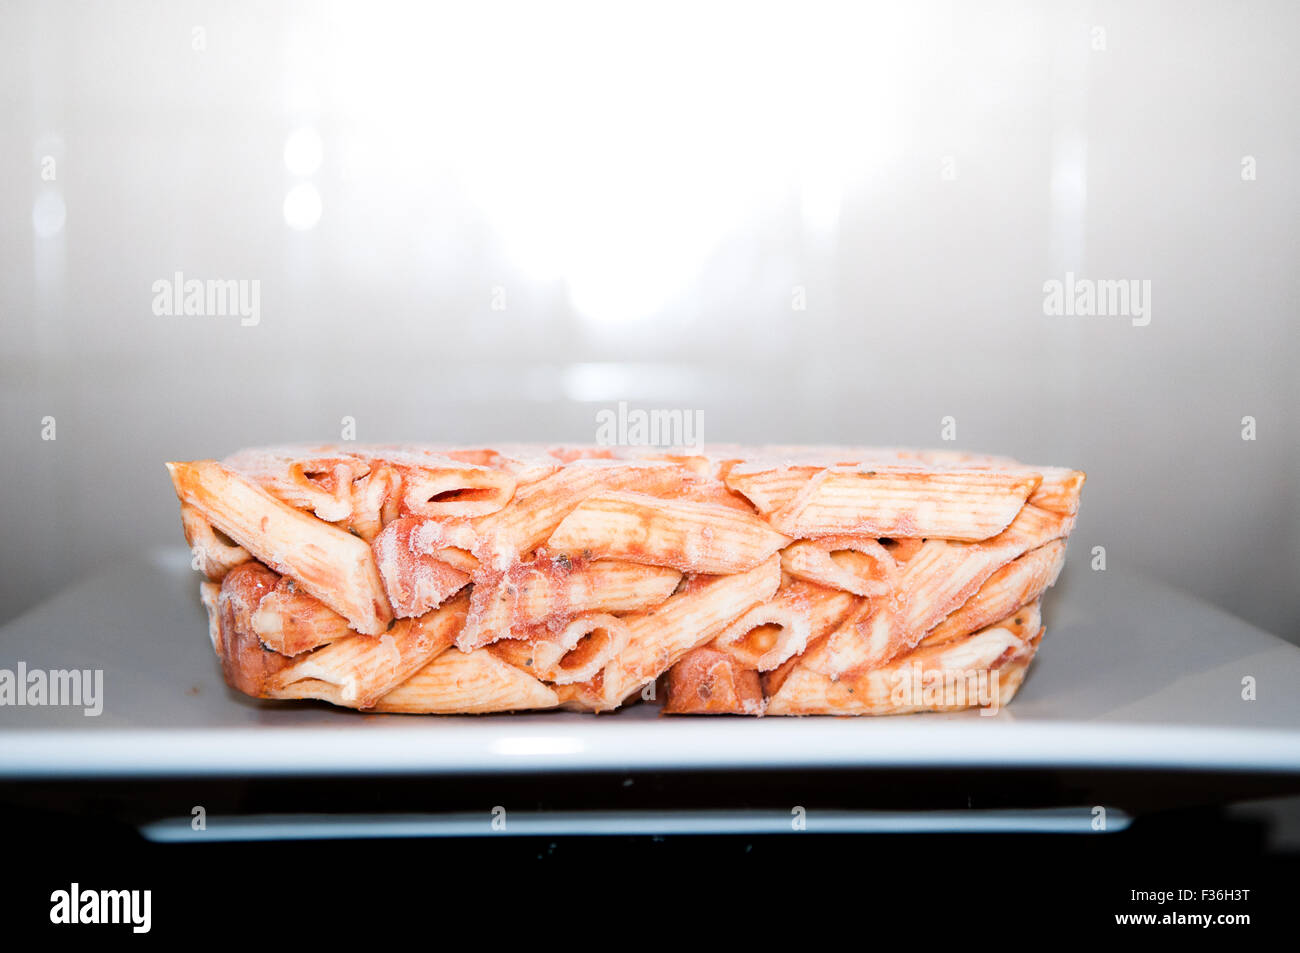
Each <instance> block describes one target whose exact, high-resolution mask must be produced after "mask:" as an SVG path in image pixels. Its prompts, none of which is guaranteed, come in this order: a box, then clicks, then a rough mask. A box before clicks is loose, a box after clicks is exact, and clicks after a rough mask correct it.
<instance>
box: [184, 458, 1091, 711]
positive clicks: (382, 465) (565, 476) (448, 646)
mask: <svg viewBox="0 0 1300 953" xmlns="http://www.w3.org/2000/svg"><path fill="white" fill-rule="evenodd" d="M168 469H169V472H170V474H171V477H172V482H173V485H174V486H175V488H176V494H177V497H178V499H179V500H180V503H181V518H182V525H183V528H184V531H185V536H186V540H187V542H188V543H189V544H190V547H191V550H192V552H193V554H194V557H195V558H194V563H193V565H194V567H195V568H196V569H198V570H201V571H202V573H203V577H204V579H205V580H206V581H205V582H203V583H202V584H201V586H200V599H201V601H202V602H203V605H204V607H205V609H206V610H207V613H208V628H209V638H210V641H211V643H212V646H213V649H214V651H215V652H216V654H217V656H218V657H219V659H220V662H221V667H222V673H223V675H224V676H225V678H226V681H227V683H228V684H229V685H231V686H232V687H234V688H235V689H238V690H239V691H242V692H244V693H246V694H249V695H252V696H254V697H258V698H286V699H294V698H298V699H320V700H323V701H327V702H329V703H331V704H334V705H339V706H343V707H348V708H355V709H365V710H372V711H380V712H394V713H417V712H429V713H434V712H465V713H477V712H495V711H517V710H529V709H544V708H556V707H565V708H570V709H578V710H582V711H592V712H604V711H610V710H612V709H615V708H618V707H619V706H621V705H623V704H624V703H626V702H629V701H632V700H635V699H636V698H637V697H638V695H639V696H640V697H641V698H642V699H644V700H647V701H657V700H658V699H657V697H656V692H659V691H665V692H666V693H667V697H666V699H665V702H664V704H665V710H666V711H668V712H672V713H679V714H688V713H702V714H720V713H734V714H748V715H762V714H764V713H772V714H811V713H826V714H834V713H840V712H845V713H853V714H883V713H893V712H903V711H920V710H927V711H928V710H951V709H955V708H960V707H970V706H980V707H986V708H989V709H990V710H992V709H993V708H994V707H996V693H997V692H1001V693H1002V696H1001V697H1002V698H1003V699H1006V698H1009V696H1010V694H1013V693H1014V692H1015V691H1016V690H1017V688H1018V687H1019V685H1020V683H1021V681H1022V680H1023V678H1024V677H1025V672H1026V670H1027V666H1028V664H1029V661H1030V659H1031V658H1032V657H1033V655H1034V652H1035V651H1036V648H1037V645H1038V642H1039V638H1040V636H1041V633H1042V631H1043V630H1042V626H1041V622H1040V620H1039V616H1038V601H1039V599H1040V598H1041V597H1042V594H1043V593H1044V592H1045V591H1046V589H1047V588H1049V587H1050V586H1051V585H1052V584H1053V582H1054V581H1055V579H1056V577H1057V574H1058V573H1059V572H1060V569H1061V565H1062V561H1063V559H1064V553H1065V539H1066V537H1067V535H1068V534H1069V533H1070V531H1071V530H1072V529H1073V527H1074V522H1075V519H1076V517H1077V513H1078V508H1079V496H1080V492H1081V489H1082V486H1083V482H1084V479H1085V477H1084V474H1083V473H1082V472H1080V471H1077V470H1069V469H1065V468H1060V467H1029V466H1024V465H1022V464H1019V463H1017V462H1015V461H1014V460H1010V459H1007V458H1005V457H992V456H985V455H979V454H971V453H966V452H964V451H952V450H941V451H916V450H900V449H883V450H882V449H866V448H855V447H811V448H810V447H786V446H774V447H766V448H744V447H738V446H715V447H711V448H705V447H701V448H694V447H693V448H691V449H689V450H672V449H669V450H662V449H657V448H654V447H644V448H638V447H619V446H603V447H591V446H586V447H584V446H552V447H544V446H530V445H514V444H509V445H496V446H484V445H478V446H471V447H459V448H458V447H449V446H442V445H431V444H426V445H401V446H395V445H360V444H354V443H344V444H338V445H314V446H313V445H306V446H285V447H274V448H269V449H264V450H249V451H243V452H240V453H237V454H235V455H233V456H232V457H229V458H227V459H226V460H225V461H223V462H221V463H218V462H215V461H212V460H200V461H192V462H177V463H171V464H168ZM959 670H960V672H964V673H965V674H971V673H974V675H975V676H977V681H978V680H979V679H982V681H978V684H976V683H971V686H966V687H963V685H964V683H963V684H960V685H959V684H956V683H953V684H949V680H950V676H952V674H953V673H954V672H958V671H959ZM927 673H928V674H927ZM905 676H906V680H905V682H904V683H902V684H904V685H905V687H906V686H911V688H910V689H908V690H912V689H915V692H914V696H915V697H914V696H913V695H907V694H904V695H901V696H900V695H899V694H898V693H897V692H895V691H893V688H897V686H896V685H893V686H892V687H891V685H892V682H898V681H899V680H900V679H904V677H905ZM891 680H892V682H891ZM972 686H973V687H972ZM968 687H969V688H970V691H971V692H974V693H975V694H973V695H971V694H969V693H967V694H966V695H963V694H961V693H960V692H959V691H958V689H960V691H966V689H967V688H968ZM938 689H941V690H942V691H940V693H939V694H935V691H936V690H938ZM986 691H992V692H994V696H995V700H994V701H990V700H989V698H988V697H986ZM954 692H956V694H954Z"/></svg>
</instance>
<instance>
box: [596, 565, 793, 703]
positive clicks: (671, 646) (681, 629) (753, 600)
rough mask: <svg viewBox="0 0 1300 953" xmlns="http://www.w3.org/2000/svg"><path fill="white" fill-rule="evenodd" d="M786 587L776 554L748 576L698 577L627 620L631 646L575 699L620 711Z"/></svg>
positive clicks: (747, 573) (744, 574) (749, 572)
mask: <svg viewBox="0 0 1300 953" xmlns="http://www.w3.org/2000/svg"><path fill="white" fill-rule="evenodd" d="M780 583H781V568H780V559H779V558H778V557H776V556H772V557H771V558H770V559H769V560H768V561H767V562H765V563H763V564H762V565H760V566H757V567H755V568H754V569H751V570H749V571H748V572H743V573H736V574H733V575H729V576H712V577H706V576H699V577H696V578H694V579H693V580H691V583H690V584H689V585H688V586H686V587H684V588H683V589H682V590H681V591H680V592H678V593H677V594H675V595H673V596H670V597H669V598H668V599H667V600H666V601H665V602H664V603H663V604H662V605H660V606H657V607H656V608H654V609H649V610H646V611H644V612H638V613H633V614H631V615H628V616H625V617H624V620H623V621H624V622H626V623H627V627H628V641H627V646H626V647H625V648H624V650H623V651H622V652H621V653H620V654H619V655H618V657H617V658H615V659H614V660H613V661H612V662H610V663H609V664H608V665H607V666H605V668H604V670H602V671H601V672H600V673H599V674H598V675H597V676H596V677H595V678H593V679H591V680H590V681H588V682H585V683H583V684H582V685H581V686H578V691H577V692H576V693H575V694H573V695H571V696H570V698H571V699H572V700H573V701H576V702H577V703H578V704H583V705H587V706H589V707H591V708H592V709H594V710H596V711H604V710H608V709H611V708H617V707H618V706H619V705H620V704H622V703H623V701H625V700H626V699H627V698H628V697H629V696H630V695H632V694H634V693H635V692H637V691H638V690H639V689H641V688H642V687H644V686H645V685H647V684H648V683H650V682H652V681H654V680H655V679H656V678H658V677H659V676H660V675H661V674H662V673H663V672H665V671H667V670H668V668H669V667H671V666H672V665H673V663H674V662H676V661H677V660H678V659H679V658H681V657H682V656H683V655H685V654H686V653H687V652H689V651H690V650H691V649H693V648H695V647H696V646H699V645H704V644H706V643H708V642H710V641H712V640H713V639H714V638H715V637H716V636H717V635H718V634H719V633H720V632H721V631H722V630H723V629H724V628H725V627H726V625H727V624H728V623H729V622H731V621H733V620H734V619H736V618H738V617H739V616H740V615H741V614H742V613H744V612H745V611H746V610H747V609H749V608H750V607H751V606H753V605H755V604H757V603H759V602H765V601H766V600H768V599H770V598H772V596H773V595H775V594H776V590H777V588H778V586H779V585H780Z"/></svg>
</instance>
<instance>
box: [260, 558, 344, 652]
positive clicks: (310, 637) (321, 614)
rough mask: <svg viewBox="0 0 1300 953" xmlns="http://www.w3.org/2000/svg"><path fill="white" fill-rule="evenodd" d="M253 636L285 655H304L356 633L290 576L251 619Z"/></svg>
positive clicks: (268, 594)
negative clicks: (299, 586)
mask: <svg viewBox="0 0 1300 953" xmlns="http://www.w3.org/2000/svg"><path fill="white" fill-rule="evenodd" d="M249 626H250V628H251V629H252V631H253V634H254V635H256V636H257V638H258V639H259V640H260V641H261V643H262V644H263V645H265V646H266V647H267V648H268V649H273V650H274V651H276V652H279V653H280V654H281V655H287V656H294V655H301V654H302V653H303V652H306V651H308V650H310V649H314V648H318V647H319V646H322V645H328V644H329V643H330V642H337V641H339V640H340V639H343V638H347V637H348V636H350V635H353V634H354V633H353V632H352V630H351V629H350V628H348V620H347V619H345V618H343V616H341V615H339V614H338V613H337V612H335V611H334V610H333V609H331V608H330V607H329V606H327V605H325V604H324V603H323V602H321V601H320V600H319V599H317V598H316V597H315V596H312V595H308V594H307V593H305V592H303V591H302V590H301V589H300V588H298V585H297V584H296V583H295V582H294V581H293V580H292V579H290V578H289V577H288V576H282V577H281V578H280V580H279V582H277V583H276V586H275V588H274V589H272V590H271V591H270V592H268V593H267V594H266V595H264V596H263V597H262V599H261V601H260V602H259V603H258V605H257V608H256V609H255V610H254V611H253V613H252V615H251V617H250V618H249Z"/></svg>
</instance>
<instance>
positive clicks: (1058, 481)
mask: <svg viewBox="0 0 1300 953" xmlns="http://www.w3.org/2000/svg"><path fill="white" fill-rule="evenodd" d="M1029 469H1033V470H1037V471H1038V472H1039V473H1040V474H1042V477H1043V482H1042V483H1040V484H1039V485H1038V489H1036V490H1034V492H1033V493H1032V494H1031V495H1030V497H1029V503H1030V505H1031V506H1037V507H1038V508H1040V509H1044V510H1048V511H1050V512H1052V513H1058V514H1060V515H1061V516H1074V515H1075V514H1076V513H1078V512H1079V497H1080V495H1081V494H1082V492H1083V484H1084V481H1085V480H1087V478H1088V477H1087V475H1086V474H1085V473H1083V471H1081V470H1068V469H1065V468H1064V467H1031V468H1029Z"/></svg>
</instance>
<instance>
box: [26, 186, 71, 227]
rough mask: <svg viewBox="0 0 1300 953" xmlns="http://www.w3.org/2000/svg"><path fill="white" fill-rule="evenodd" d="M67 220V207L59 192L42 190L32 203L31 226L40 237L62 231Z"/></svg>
mask: <svg viewBox="0 0 1300 953" xmlns="http://www.w3.org/2000/svg"><path fill="white" fill-rule="evenodd" d="M67 220H68V207H67V205H65V204H64V202H63V195H62V194H61V193H59V192H42V193H41V194H40V195H38V196H37V197H36V202H35V203H34V204H33V205H32V227H33V228H35V229H36V234H37V235H39V236H41V238H49V237H50V236H52V235H57V234H58V233H59V232H61V231H63V223H64V222H66V221H67Z"/></svg>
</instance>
